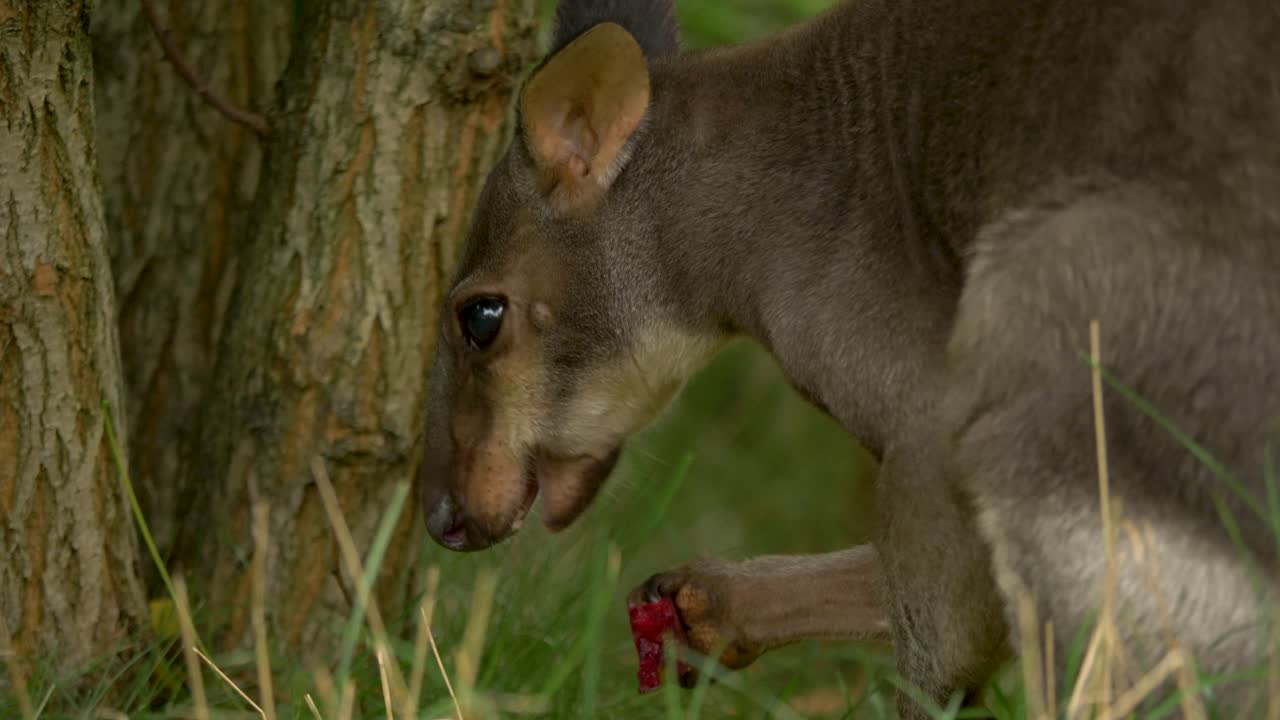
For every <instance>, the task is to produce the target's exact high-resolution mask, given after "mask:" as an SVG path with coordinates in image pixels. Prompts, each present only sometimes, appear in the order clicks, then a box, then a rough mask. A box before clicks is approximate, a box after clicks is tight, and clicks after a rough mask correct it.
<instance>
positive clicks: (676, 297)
mask: <svg viewBox="0 0 1280 720" xmlns="http://www.w3.org/2000/svg"><path fill="white" fill-rule="evenodd" d="M847 13H848V11H847V10H842V11H838V12H835V13H831V14H829V15H827V16H824V17H822V18H820V19H818V20H815V21H811V22H810V23H808V24H806V25H804V26H801V27H798V28H796V29H794V30H793V31H791V32H789V33H787V34H785V35H783V36H781V37H779V38H775V39H773V40H771V41H769V42H766V43H758V44H754V45H750V46H744V47H740V48H733V49H728V50H721V51H714V52H710V53H705V54H695V55H691V56H685V57H682V58H679V59H677V60H672V61H660V62H658V63H655V64H654V65H653V82H652V86H653V101H652V103H653V104H652V105H651V107H650V112H649V116H648V118H647V119H646V126H645V128H644V130H643V132H642V135H641V137H640V138H639V140H638V141H637V147H636V152H635V154H634V155H633V157H632V160H631V162H632V163H633V167H631V168H630V169H629V171H628V174H633V177H643V178H647V179H648V180H647V182H645V183H644V184H645V185H646V187H648V188H649V189H648V190H647V192H649V193H650V194H651V202H652V203H653V204H654V205H656V211H655V216H656V221H657V223H658V232H657V233H656V235H657V237H658V238H659V239H658V240H657V243H658V244H657V246H656V247H655V248H654V249H653V252H654V253H655V255H656V256H657V262H658V274H659V275H660V278H661V282H662V283H663V284H664V293H665V294H666V296H667V300H668V302H669V303H670V304H671V305H672V306H673V307H677V308H681V311H682V312H685V313H687V314H688V317H689V318H691V319H692V320H693V321H694V322H701V323H703V324H704V325H705V326H706V327H715V328H728V329H729V330H731V331H733V332H739V333H744V334H747V335H750V336H752V337H754V338H755V339H756V340H758V341H759V342H760V343H761V344H763V345H764V346H765V347H766V348H767V349H768V350H769V351H771V352H772V353H773V355H774V356H775V357H776V358H777V360H778V362H779V364H780V365H781V367H782V369H783V371H784V372H785V373H786V374H787V376H788V377H789V379H790V380H791V382H792V384H793V385H794V386H796V387H797V388H798V389H799V390H800V391H801V392H802V393H803V394H805V395H806V396H807V397H809V398H810V399H812V400H813V401H814V402H816V403H817V404H819V405H820V406H822V407H824V408H825V409H826V410H827V411H828V412H830V413H831V415H832V416H833V417H835V418H836V419H837V420H838V421H839V422H841V423H842V424H843V425H844V426H845V428H846V429H848V430H849V431H850V432H851V433H852V434H854V435H855V436H856V437H857V438H858V439H859V440H861V441H862V442H863V443H864V444H865V445H866V446H867V447H868V449H869V450H871V451H872V452H873V453H875V454H876V455H877V456H879V455H880V454H881V453H883V452H884V451H885V450H886V449H888V448H889V447H891V446H892V445H893V444H894V443H895V442H896V440H895V439H896V438H898V437H900V436H902V435H903V434H905V433H909V432H910V424H911V422H912V421H913V419H914V418H918V417H920V416H922V415H923V414H924V413H925V412H927V409H928V405H929V404H930V403H931V402H933V399H934V393H933V392H932V391H931V386H932V384H933V377H934V376H935V373H936V372H937V371H938V369H939V365H940V361H941V358H942V354H943V349H944V346H945V342H946V335H947V332H948V328H949V324H950V319H951V313H952V308H953V306H954V303H955V299H956V296H957V293H958V287H959V281H958V276H959V269H958V263H955V262H954V260H953V259H952V258H950V257H948V255H947V252H948V251H947V250H945V247H946V246H945V244H943V243H942V242H941V238H940V234H939V231H938V230H937V228H936V227H934V226H933V225H931V224H929V223H926V222H924V221H923V219H922V218H921V205H920V204H919V203H918V192H917V190H918V188H916V187H914V186H913V185H912V183H911V182H910V180H909V178H910V177H911V176H912V173H911V168H910V167H909V165H910V162H911V158H912V149H911V148H909V147H907V142H906V138H909V137H911V128H910V123H911V117H910V113H909V112H908V111H907V110H905V109H903V107H900V106H899V105H898V104H895V103H894V102H892V101H891V100H888V99H886V98H891V97H894V96H896V94H897V93H905V92H907V91H908V90H909V88H902V87H898V88H888V89H887V92H888V94H886V88H885V87H884V82H885V80H884V78H883V77H881V74H880V73H879V71H878V69H877V68H876V66H875V62H874V60H872V59H867V58H859V57H858V52H857V49H856V48H855V47H854V46H853V45H852V44H851V41H849V40H847V39H844V38H842V37H841V36H842V35H843V34H845V32H846V28H845V27H844V24H845V23H847V22H848V21H849V18H848V17H846V14H847Z"/></svg>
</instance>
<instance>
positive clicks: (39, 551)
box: [0, 0, 146, 672]
mask: <svg viewBox="0 0 1280 720" xmlns="http://www.w3.org/2000/svg"><path fill="white" fill-rule="evenodd" d="M90 10H91V7H90V3H89V2H87V1H86V0H0V617H2V618H3V625H4V628H3V630H4V632H3V635H4V636H5V637H3V638H0V640H6V641H8V644H10V645H11V647H12V648H13V649H14V650H15V651H16V653H17V655H18V656H19V657H22V658H27V659H30V660H40V661H45V662H49V663H51V664H52V667H53V668H54V670H55V671H56V672H62V671H70V670H75V669H79V668H81V667H82V666H83V664H84V663H85V662H87V661H89V660H93V659H99V658H101V657H102V656H105V655H108V654H110V653H112V652H113V651H115V650H117V649H119V647H120V645H121V643H123V642H124V641H125V640H126V639H128V638H129V635H130V633H131V631H133V630H134V629H136V628H138V627H139V626H140V625H141V624H142V623H143V622H144V621H145V618H146V614H145V611H146V606H145V601H144V594H143V592H142V584H141V582H140V581H139V577H138V574H137V563H136V558H137V543H136V540H135V534H134V526H133V523H132V519H131V515H130V511H129V507H128V502H127V500H126V495H125V492H124V490H123V486H122V484H121V482H120V479H119V478H118V476H117V474H116V470H115V468H114V466H113V462H112V453H111V451H110V445H109V443H108V436H107V433H106V430H105V425H106V423H105V422H104V420H108V421H110V422H111V423H113V425H114V427H115V431H116V433H117V436H118V438H119V443H120V445H121V446H122V447H125V446H127V442H126V438H127V436H128V430H127V428H126V427H125V423H124V422H122V418H124V417H125V413H124V409H125V408H124V403H123V399H124V397H123V396H124V391H123V385H122V382H121V372H120V350H119V343H118V340H117V334H116V323H115V307H116V303H115V293H114V290H113V288H112V282H111V269H110V266H109V262H108V258H107V248H106V232H105V229H104V223H103V211H102V205H101V201H100V196H99V188H98V181H97V176H96V161H95V156H94V155H95V150H94V112H93V104H94V103H93V72H92V71H93V63H92V54H91V51H90V44H89V36H88V28H87V24H88V18H89V13H90ZM104 404H106V405H109V406H110V409H111V413H110V417H109V418H107V417H104V415H105V413H104Z"/></svg>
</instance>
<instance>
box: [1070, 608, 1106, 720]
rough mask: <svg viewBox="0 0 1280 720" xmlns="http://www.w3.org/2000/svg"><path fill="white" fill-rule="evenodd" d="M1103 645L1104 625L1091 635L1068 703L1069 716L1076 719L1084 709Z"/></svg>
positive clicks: (1073, 719) (1094, 630)
mask: <svg viewBox="0 0 1280 720" xmlns="http://www.w3.org/2000/svg"><path fill="white" fill-rule="evenodd" d="M1101 647H1102V626H1101V625H1099V626H1098V627H1096V628H1094V629H1093V633H1092V634H1091V635H1090V636H1089V647H1088V648H1086V649H1085V653H1084V660H1083V661H1082V662H1081V663H1080V672H1079V674H1077V675H1076V684H1075V687H1074V688H1072V690H1071V701H1070V702H1068V703H1067V717H1068V718H1069V719H1070V720H1075V719H1076V718H1078V717H1080V713H1081V712H1082V711H1083V710H1084V702H1085V697H1084V692H1085V689H1086V688H1088V686H1089V678H1090V677H1091V676H1092V675H1093V666H1094V665H1095V664H1096V663H1097V662H1098V651H1099V648H1101Z"/></svg>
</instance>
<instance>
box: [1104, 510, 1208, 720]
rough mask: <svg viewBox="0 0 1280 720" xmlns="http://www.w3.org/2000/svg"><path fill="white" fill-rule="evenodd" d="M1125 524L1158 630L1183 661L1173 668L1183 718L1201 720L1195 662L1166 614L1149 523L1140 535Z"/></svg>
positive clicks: (1130, 525) (1201, 711) (1168, 614)
mask: <svg viewBox="0 0 1280 720" xmlns="http://www.w3.org/2000/svg"><path fill="white" fill-rule="evenodd" d="M1124 525H1125V530H1126V532H1127V533H1128V535H1129V538H1130V540H1129V542H1130V544H1131V545H1132V546H1133V549H1134V556H1135V564H1137V565H1138V566H1139V567H1141V568H1143V569H1144V570H1145V572H1144V573H1143V579H1144V580H1145V581H1146V585H1147V592H1148V594H1149V595H1150V596H1151V598H1152V599H1153V600H1154V601H1155V604H1156V609H1157V610H1159V613H1160V629H1161V631H1162V632H1163V633H1164V636H1165V644H1166V645H1167V646H1168V652H1169V653H1170V654H1174V653H1176V654H1177V655H1178V657H1180V658H1181V659H1182V662H1180V663H1179V664H1178V666H1177V668H1176V672H1177V681H1178V688H1179V690H1181V691H1182V699H1181V705H1182V715H1183V717H1185V718H1188V719H1189V720H1204V718H1205V717H1207V715H1208V711H1207V710H1206V709H1205V706H1204V701H1203V700H1201V698H1200V692H1199V689H1200V688H1199V686H1200V683H1199V680H1198V678H1197V677H1196V674H1195V669H1194V663H1193V662H1191V660H1192V656H1191V655H1190V654H1189V653H1187V651H1186V650H1184V649H1183V647H1182V643H1181V642H1180V641H1179V640H1178V637H1177V633H1176V632H1175V631H1174V629H1173V622H1172V617H1173V616H1172V613H1170V611H1169V603H1168V599H1167V598H1166V597H1165V594H1164V591H1163V590H1161V583H1160V578H1161V572H1160V560H1159V558H1158V557H1157V556H1156V553H1155V552H1154V551H1149V549H1150V548H1155V547H1156V541H1155V535H1154V532H1153V531H1152V529H1151V525H1150V524H1145V525H1144V526H1143V528H1142V531H1141V532H1139V530H1138V528H1136V527H1135V526H1134V525H1133V523H1128V522H1126V523H1125V524H1124Z"/></svg>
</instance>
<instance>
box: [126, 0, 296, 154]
mask: <svg viewBox="0 0 1280 720" xmlns="http://www.w3.org/2000/svg"><path fill="white" fill-rule="evenodd" d="M142 12H143V14H144V15H146V16H147V24H148V25H150V26H151V29H152V31H154V32H155V34H156V38H157V39H158V40H159V41H160V47H161V49H162V50H164V56H165V59H167V60H168V61H169V64H170V65H173V69H174V70H176V71H177V73H178V75H179V77H181V78H182V79H183V80H185V81H186V83H187V85H190V86H191V89H192V90H195V91H196V94H197V95H199V96H200V97H201V98H202V99H203V100H204V101H205V102H206V103H208V104H209V105H210V106H211V107H212V108H213V109H214V110H217V111H218V112H220V113H222V114H223V115H224V116H225V117H226V118H227V119H229V120H231V121H232V122H237V123H240V124H241V125H244V126H245V127H247V128H249V129H250V130H253V131H254V132H255V133H257V134H258V135H259V136H260V137H266V136H267V134H268V133H270V132H271V126H270V125H269V124H268V123H267V119H266V118H265V117H263V116H262V115H259V114H257V113H253V112H249V111H248V110H244V109H242V108H238V107H236V106H235V105H233V104H231V102H229V101H228V100H226V99H225V98H223V97H222V96H220V95H218V94H217V93H215V92H213V90H211V89H210V88H209V85H208V84H207V83H205V82H204V81H203V80H201V79H200V78H199V77H198V76H197V75H196V73H195V71H194V70H192V69H191V65H189V64H188V63H187V61H186V58H184V57H183V56H182V52H181V51H180V50H178V46H177V45H176V44H175V43H174V42H173V35H172V33H170V31H169V29H168V28H166V27H165V26H164V23H162V22H161V21H160V14H159V13H158V12H156V3H155V0H142Z"/></svg>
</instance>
